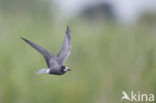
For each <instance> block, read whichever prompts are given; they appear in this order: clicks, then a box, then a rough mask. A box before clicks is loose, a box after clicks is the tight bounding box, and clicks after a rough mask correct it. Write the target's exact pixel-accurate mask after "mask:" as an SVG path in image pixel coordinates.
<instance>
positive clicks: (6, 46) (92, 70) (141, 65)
mask: <svg viewBox="0 0 156 103" xmlns="http://www.w3.org/2000/svg"><path fill="white" fill-rule="evenodd" d="M77 21H78V22H75V23H74V22H70V23H69V27H70V28H71V32H72V51H71V55H70V57H69V58H68V60H67V61H66V63H65V64H66V65H67V66H68V67H69V68H71V69H72V72H68V73H66V74H65V75H63V76H53V75H46V74H43V75H36V74H35V72H36V71H38V70H39V69H40V68H42V67H46V63H45V61H44V59H43V57H42V56H41V55H40V54H39V53H38V52H37V51H35V50H34V49H33V48H32V47H30V46H29V45H27V44H26V43H25V42H23V41H22V40H21V39H20V36H23V37H25V38H27V39H29V40H32V41H34V42H35V43H37V44H39V45H41V46H42V47H44V48H47V49H49V50H50V51H52V52H53V53H54V54H55V55H56V54H57V52H58V51H59V49H60V48H61V45H62V42H63V39H64V36H65V29H66V25H64V24H63V23H62V24H61V23H60V24H57V25H56V23H54V24H52V23H51V21H46V19H43V20H42V19H41V20H40V19H39V20H35V18H30V16H22V17H20V19H19V18H10V17H8V18H7V17H4V16H1V17H0V24H1V25H0V35H1V36H0V76H1V78H0V103H43V102H45V103H52V102H54V103H121V101H120V99H121V96H122V91H123V90H125V91H127V92H129V91H131V90H134V91H136V92H137V91H141V92H145V93H146V92H150V93H156V92H155V91H156V88H155V87H156V82H155V81H156V75H155V73H156V69H155V68H156V64H155V62H156V35H155V33H156V31H155V30H154V29H152V28H148V27H144V26H142V25H141V26H140V25H138V26H135V27H131V28H125V27H121V26H117V25H112V24H108V25H105V24H104V23H101V24H96V26H94V25H90V24H89V23H84V22H83V21H81V20H77ZM60 25H61V26H60ZM98 26H99V27H98Z"/></svg>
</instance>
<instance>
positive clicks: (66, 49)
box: [21, 26, 71, 75]
mask: <svg viewBox="0 0 156 103" xmlns="http://www.w3.org/2000/svg"><path fill="white" fill-rule="evenodd" d="M21 39H23V40H24V41H25V42H26V43H28V44H29V45H31V46H32V47H33V48H34V49H36V50H37V51H38V52H39V53H41V54H42V55H43V57H44V59H45V61H46V63H47V68H42V69H41V70H39V71H38V72H37V74H42V73H46V74H54V75H62V74H64V73H66V72H67V71H71V69H69V68H68V67H67V66H64V62H65V60H66V59H67V57H68V56H69V55H70V50H71V32H70V29H69V27H68V26H67V30H66V35H65V39H64V42H63V45H62V48H61V50H60V51H59V53H58V54H57V56H55V55H54V54H52V53H51V52H50V51H48V50H46V49H44V48H42V47H41V46H39V45H37V44H35V43H34V42H32V41H29V40H27V39H25V38H23V37H21Z"/></svg>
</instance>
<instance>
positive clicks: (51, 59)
mask: <svg viewBox="0 0 156 103" xmlns="http://www.w3.org/2000/svg"><path fill="white" fill-rule="evenodd" d="M21 39H23V40H24V41H25V42H26V43H28V44H29V45H31V46H32V47H33V48H35V49H36V50H37V51H38V52H40V53H41V54H42V55H43V57H44V58H45V60H46V63H47V65H48V68H49V67H51V66H52V65H54V64H55V63H56V62H57V61H56V57H55V56H54V55H53V54H52V53H50V52H49V51H48V50H45V49H44V48H42V47H40V46H39V45H37V44H35V43H33V42H31V41H29V40H27V39H25V38H23V37H21Z"/></svg>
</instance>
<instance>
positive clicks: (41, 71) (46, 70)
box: [36, 69, 49, 74]
mask: <svg viewBox="0 0 156 103" xmlns="http://www.w3.org/2000/svg"><path fill="white" fill-rule="evenodd" d="M43 73H47V74H48V73H49V69H41V70H39V71H38V72H37V73H36V74H43Z"/></svg>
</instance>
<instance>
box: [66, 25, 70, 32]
mask: <svg viewBox="0 0 156 103" xmlns="http://www.w3.org/2000/svg"><path fill="white" fill-rule="evenodd" d="M69 33H70V28H69V26H68V25H67V30H66V34H69Z"/></svg>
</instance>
